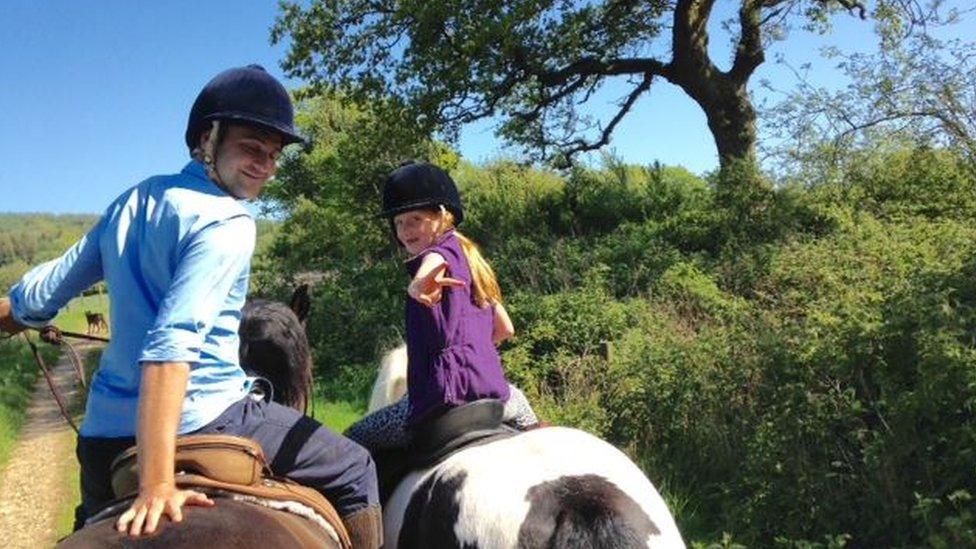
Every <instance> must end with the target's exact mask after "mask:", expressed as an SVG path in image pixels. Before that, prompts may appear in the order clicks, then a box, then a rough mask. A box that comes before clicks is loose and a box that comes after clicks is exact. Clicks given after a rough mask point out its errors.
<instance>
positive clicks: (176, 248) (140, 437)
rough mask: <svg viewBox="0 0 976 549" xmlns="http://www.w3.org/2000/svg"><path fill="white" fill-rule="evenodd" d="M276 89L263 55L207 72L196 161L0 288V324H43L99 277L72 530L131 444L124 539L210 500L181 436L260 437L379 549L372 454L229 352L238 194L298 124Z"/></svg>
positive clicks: (193, 118)
mask: <svg viewBox="0 0 976 549" xmlns="http://www.w3.org/2000/svg"><path fill="white" fill-rule="evenodd" d="M293 121H294V116H293V109H292V104H291V100H290V98H289V96H288V93H287V91H286V90H285V89H284V87H283V86H282V85H281V84H280V83H279V82H278V81H277V80H275V79H274V78H273V77H272V76H271V75H269V74H268V73H267V72H265V70H264V69H263V68H261V67H260V66H257V65H249V66H247V67H239V68H233V69H230V70H227V71H224V72H222V73H220V74H218V75H217V76H216V77H214V78H213V79H212V80H211V81H210V82H209V83H208V84H207V85H206V86H205V87H204V88H203V90H202V91H201V92H200V94H199V95H198V97H197V99H196V101H195V102H194V104H193V107H192V109H191V111H190V117H189V123H188V125H187V129H186V135H185V139H186V144H187V147H188V148H189V150H190V154H191V156H192V158H193V159H192V161H191V162H190V163H189V164H187V165H186V166H185V167H184V168H183V170H182V171H181V172H180V173H178V174H174V175H164V176H157V177H151V178H149V179H147V180H145V181H143V182H141V183H139V184H138V185H136V186H135V187H132V188H131V189H129V190H127V191H126V192H124V193H122V195H121V196H119V198H117V199H116V200H115V201H113V202H112V203H111V204H110V205H109V207H108V208H107V209H106V210H105V213H104V215H103V216H102V217H101V219H100V220H99V221H98V223H97V224H96V225H95V227H94V228H93V229H92V230H91V231H90V232H89V233H88V234H87V235H85V236H84V237H83V238H82V239H81V240H80V241H78V242H77V243H76V244H75V245H74V246H72V247H71V248H70V249H69V250H68V251H67V252H66V253H65V254H64V255H63V256H62V257H61V258H59V259H56V260H53V261H50V262H47V263H44V264H42V265H40V266H38V267H35V268H34V269H32V270H31V271H30V272H28V273H27V274H26V275H24V277H23V278H22V279H21V280H20V282H19V283H18V284H16V285H15V286H13V287H12V288H11V289H10V294H9V299H0V329H2V330H3V331H5V332H8V333H16V332H18V331H21V330H23V329H25V328H27V327H43V326H44V325H46V324H47V323H49V322H50V321H51V319H53V318H54V317H55V316H56V315H57V313H58V310H59V309H61V308H62V307H64V306H65V305H66V304H67V302H68V300H69V299H70V298H71V297H72V296H74V295H77V294H78V293H80V292H81V291H82V290H84V289H85V288H87V287H89V286H91V285H92V284H95V283H96V282H99V281H101V280H105V281H106V282H107V283H108V288H109V295H110V297H111V310H110V318H111V321H112V326H113V330H112V334H113V338H112V342H111V343H110V344H109V346H108V348H107V349H106V350H105V352H104V353H103V354H102V358H101V364H100V367H99V369H98V371H97V372H96V374H95V377H94V379H93V380H92V386H91V392H90V394H89V398H88V405H87V410H86V412H85V419H84V422H83V423H82V426H81V433H80V436H79V438H78V446H77V455H78V460H79V462H80V464H81V493H82V502H81V505H79V507H78V509H77V510H76V522H75V528H76V529H77V528H80V527H82V526H83V525H84V524H85V520H86V519H87V518H89V517H91V516H92V515H93V514H94V513H95V512H97V511H98V510H99V509H100V508H101V507H103V506H104V505H105V504H106V503H107V502H109V501H110V500H112V499H113V497H114V496H113V493H112V487H111V479H110V473H109V466H110V464H111V463H112V461H113V460H114V459H115V457H116V456H117V455H119V454H120V453H121V452H123V451H124V450H125V449H126V448H128V447H129V446H131V445H132V444H136V445H137V447H138V473H139V493H138V496H137V497H136V498H135V500H134V501H133V502H132V504H131V505H130V507H129V508H128V510H127V511H125V512H123V513H122V514H121V516H120V517H119V518H118V520H117V522H116V527H117V529H118V530H119V531H121V532H128V533H129V534H130V535H132V536H140V535H143V534H149V533H152V532H154V531H155V530H156V528H157V526H158V523H159V521H160V519H161V517H162V515H167V516H168V517H169V518H170V520H172V521H174V522H179V521H180V520H181V519H182V510H181V509H182V507H183V506H184V505H203V506H207V505H212V504H213V502H212V500H210V499H209V497H208V496H207V495H205V494H203V493H201V492H197V491H194V490H184V489H180V488H179V487H178V486H177V484H176V481H175V476H174V452H175V445H176V437H177V435H184V434H190V433H198V434H202V433H223V434H230V435H238V436H243V437H248V438H252V439H254V440H256V441H257V442H258V443H259V444H260V445H261V447H262V448H263V451H264V453H265V455H266V456H267V457H268V460H269V462H270V463H271V467H272V469H273V470H274V471H275V473H277V474H279V475H284V476H288V477H290V478H292V479H293V480H296V481H298V482H300V483H302V484H306V485H309V486H311V487H313V488H315V489H316V490H318V491H320V492H322V493H323V494H324V495H325V496H326V497H327V498H328V499H329V501H331V502H332V504H333V505H334V506H335V507H336V509H337V510H338V512H339V514H340V515H341V516H342V519H343V522H344V523H345V526H346V527H347V529H348V531H349V534H350V538H351V540H352V543H353V546H354V547H357V548H358V547H378V546H379V545H381V542H382V540H381V537H382V534H381V527H380V511H379V498H378V492H377V486H376V471H375V466H374V464H373V462H372V460H371V458H370V456H369V454H368V453H367V452H366V451H365V450H364V449H363V448H361V447H360V446H358V445H357V444H355V443H354V442H352V441H350V440H348V439H346V438H344V437H342V436H340V435H338V434H336V433H333V432H331V431H329V430H328V429H326V428H325V427H323V426H321V425H319V424H318V423H316V422H315V421H313V420H311V419H309V418H307V417H305V416H303V415H302V414H300V413H299V412H297V411H295V410H292V409H290V408H286V407H284V406H281V405H278V404H275V403H268V402H264V401H262V400H259V399H254V398H251V397H250V396H249V395H248V393H249V391H250V388H251V381H250V380H249V378H248V377H247V376H246V375H245V373H244V371H243V370H242V369H241V367H240V364H239V359H238V324H239V322H240V315H241V307H242V306H243V304H244V300H245V297H246V294H247V285H248V278H249V274H250V260H251V255H252V252H253V250H254V243H255V224H254V220H253V219H252V218H251V215H250V214H249V213H248V211H247V209H246V208H244V206H243V205H242V204H241V202H240V201H241V200H248V199H253V198H255V197H257V196H258V194H260V192H261V190H262V188H263V187H264V185H265V183H266V182H267V181H268V180H269V179H270V178H271V177H272V176H273V175H274V172H275V169H276V159H277V158H278V155H279V153H280V152H281V150H282V148H283V147H284V146H285V145H288V144H290V143H297V142H300V141H302V139H301V137H299V136H298V134H297V132H296V131H295V128H294V125H293Z"/></svg>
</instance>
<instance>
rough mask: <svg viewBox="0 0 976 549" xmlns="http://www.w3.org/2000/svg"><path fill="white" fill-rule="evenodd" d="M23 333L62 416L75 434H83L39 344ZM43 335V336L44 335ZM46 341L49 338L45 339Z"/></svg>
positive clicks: (75, 354)
mask: <svg viewBox="0 0 976 549" xmlns="http://www.w3.org/2000/svg"><path fill="white" fill-rule="evenodd" d="M55 329H56V328H55ZM42 333H43V332H42ZM23 334H24V341H26V342H27V344H28V345H30V348H31V352H32V353H34V359H35V360H37V364H38V365H39V366H40V367H41V371H42V372H44V379H45V380H47V386H48V388H49V389H50V390H51V394H52V395H53V396H54V400H55V402H57V403H58V408H59V409H60V410H61V417H63V418H64V420H65V421H67V422H68V425H70V426H71V428H72V429H74V431H75V434H77V435H78V436H81V433H80V432H78V426H77V425H75V422H74V420H72V419H71V415H70V414H69V413H68V409H67V408H66V407H65V405H64V399H63V398H61V393H59V392H58V388H57V386H56V385H55V384H54V378H52V377H51V370H50V369H49V368H48V367H47V363H45V362H44V359H43V358H42V357H41V353H40V352H39V351H38V350H37V345H35V344H34V342H33V341H31V338H30V336H28V335H27V332H23ZM41 337H42V338H43V337H44V336H43V335H42V336H41ZM45 341H47V340H46V339H45ZM69 347H70V346H69ZM71 352H72V354H74V356H75V357H77V356H78V353H75V352H74V349H72V350H71Z"/></svg>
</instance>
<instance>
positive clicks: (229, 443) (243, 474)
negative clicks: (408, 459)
mask: <svg viewBox="0 0 976 549" xmlns="http://www.w3.org/2000/svg"><path fill="white" fill-rule="evenodd" d="M111 471H112V491H113V492H114V493H115V496H116V498H118V499H116V500H115V501H113V502H112V503H111V504H109V505H108V506H107V507H106V508H105V509H103V510H102V511H101V512H99V513H98V515H96V517H93V519H92V520H96V519H97V520H100V519H103V518H106V517H108V516H112V514H113V513H114V514H118V513H121V512H123V511H125V510H126V509H127V508H128V505H129V503H130V501H131V499H132V498H134V497H135V496H136V495H137V494H138V492H139V476H138V464H137V459H136V447H134V446H133V447H131V448H129V449H128V450H126V451H125V452H122V453H121V454H119V456H118V457H117V458H115V460H114V461H113V462H112V465H111ZM176 473H177V474H176V484H177V486H179V487H180V488H184V489H191V488H192V489H194V490H199V491H203V492H206V493H208V494H209V495H212V496H216V497H235V496H243V499H245V500H251V501H255V500H258V501H266V502H279V503H283V504H287V503H297V504H299V505H300V506H304V507H305V508H308V509H311V511H313V512H314V513H315V515H317V516H318V517H320V518H321V519H323V520H324V521H325V522H326V523H327V524H328V525H329V526H331V527H332V529H333V530H335V533H336V534H337V536H338V537H339V543H340V544H341V546H342V547H344V548H348V547H352V543H351V542H350V540H349V534H348V532H346V528H345V526H344V525H343V523H342V519H341V518H339V514H338V513H337V512H336V510H335V508H334V507H333V506H332V504H331V503H329V501H328V500H326V499H325V497H323V496H322V494H320V493H319V492H318V491H316V490H314V489H312V488H308V487H305V486H301V485H300V484H297V483H295V482H293V481H291V480H288V479H286V478H282V477H275V476H274V475H273V474H272V472H271V469H270V468H269V467H268V463H267V460H266V459H265V457H264V452H263V451H262V450H261V446H260V445H259V444H258V443H257V442H255V441H253V440H250V439H247V438H242V437H236V436H231V435H188V436H184V437H179V438H178V439H177V441H176ZM235 499H240V498H235ZM116 511H117V512H116Z"/></svg>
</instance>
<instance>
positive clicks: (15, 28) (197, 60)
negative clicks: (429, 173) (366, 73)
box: [0, 0, 971, 213]
mask: <svg viewBox="0 0 976 549" xmlns="http://www.w3.org/2000/svg"><path fill="white" fill-rule="evenodd" d="M720 4H722V3H720ZM0 13H3V15H2V17H0V36H2V37H3V38H2V40H3V47H2V48H0V74H2V75H3V82H4V84H3V85H2V86H0V105H2V106H3V122H2V128H3V131H0V166H2V169H0V212H55V213H97V212H100V211H101V210H102V209H103V208H104V207H105V205H107V204H108V202H109V201H110V200H112V199H113V198H114V197H115V196H116V195H118V194H119V193H120V192H122V191H123V190H124V189H125V188H127V187H129V186H131V185H133V184H135V183H137V182H138V181H140V180H142V179H144V178H145V177H147V176H149V175H154V174H158V173H172V172H174V171H177V170H179V169H180V168H181V167H182V165H183V164H184V163H185V162H186V160H187V154H186V149H185V147H184V146H183V144H182V143H183V132H184V129H185V124H186V116H187V113H188V111H189V108H190V105H191V104H192V102H193V99H194V97H195V96H196V94H197V92H198V91H199V89H200V88H201V87H202V86H203V84H204V83H206V81H207V80H209V79H210V78H211V77H212V76H213V75H214V74H216V73H217V72H219V71H221V70H223V69H225V68H227V67H231V66H237V65H243V64H247V63H252V62H256V63H260V64H262V65H264V66H265V67H266V68H267V69H268V70H269V71H270V72H271V73H272V74H275V75H277V76H279V77H282V71H281V69H280V67H279V66H278V63H279V61H280V60H281V59H282V58H283V57H284V54H285V46H283V45H278V46H274V47H272V46H271V45H270V41H269V29H270V27H271V25H272V23H273V20H274V17H275V15H276V13H277V3H276V2H257V1H250V0H248V1H236V2H230V1H224V0H220V1H207V2H188V1H167V2H133V1H122V0H100V1H99V2H73V1H69V0H60V1H53V0H36V1H30V2H27V1H14V0H0ZM970 27H971V26H970ZM715 30H716V31H717V29H715ZM873 40H874V36H873V34H872V33H871V27H870V23H865V22H860V21H856V20H854V19H853V18H847V17H843V16H841V17H839V18H838V19H837V29H836V32H835V33H834V35H833V36H832V37H831V38H830V40H829V41H830V42H838V41H839V42H841V43H846V44H848V45H860V46H864V47H867V46H869V45H870V44H872V43H873ZM725 42H726V40H724V39H722V38H720V37H715V38H713V50H714V52H713V53H716V57H717V58H718V59H724V58H727V53H725V52H727V47H726V45H725ZM823 43H825V42H824V41H823V40H821V39H818V38H816V37H811V36H808V35H801V34H799V33H798V34H796V35H794V36H793V37H791V38H790V40H788V41H786V42H782V43H779V44H777V45H775V46H774V48H773V50H772V52H771V53H770V54H769V55H767V59H772V57H773V55H772V53H773V52H776V51H781V52H783V53H784V54H785V55H786V56H787V57H788V58H789V60H790V62H791V64H793V65H794V66H799V65H800V64H802V63H803V62H806V61H814V62H816V61H817V60H818V56H817V53H816V52H817V48H818V46H819V45H821V44H823ZM818 65H819V66H820V68H818V69H817V72H816V76H817V78H819V79H821V80H824V81H827V82H830V81H832V79H835V76H834V75H833V73H832V72H831V71H830V70H828V68H827V67H824V65H825V63H823V62H820V63H818V64H816V65H815V66H818ZM759 78H770V79H774V80H777V81H778V82H788V77H787V76H786V72H785V71H783V70H782V68H781V67H777V66H776V65H775V64H774V63H772V62H767V63H766V64H765V65H764V66H763V67H760V69H759V71H758V73H757V75H756V76H755V77H754V79H753V82H758V81H759ZM283 80H284V82H285V85H286V86H287V87H297V86H299V85H301V82H298V81H289V80H286V79H283ZM619 93H623V92H622V91H621V92H619ZM608 95H609V96H611V97H613V96H614V91H613V89H612V88H611V90H610V91H609V92H608ZM593 108H599V107H596V106H594V107H593ZM459 147H460V150H461V153H462V154H463V155H464V156H465V157H466V158H468V159H470V160H473V161H485V160H488V159H491V158H494V157H497V156H499V155H501V154H503V153H504V151H503V150H502V148H501V144H500V143H499V142H498V141H497V140H496V139H495V138H494V137H493V135H492V126H491V124H490V123H480V124H476V125H474V126H472V127H470V128H469V129H467V130H465V132H464V133H463V135H462V139H461V142H460V144H459ZM611 149H612V150H614V151H615V152H616V153H617V154H618V155H620V156H622V157H623V158H624V159H625V160H627V161H629V162H634V163H642V164H643V163H650V162H653V161H654V160H660V161H661V162H664V163H666V164H676V165H683V166H685V167H687V168H689V169H690V170H692V171H694V172H696V173H700V172H703V171H707V170H710V169H713V168H714V167H715V166H716V164H717V161H716V154H715V147H714V145H713V143H712V138H711V135H710V134H709V132H708V129H707V127H706V124H705V118H704V115H703V114H702V112H701V111H700V109H699V108H698V106H697V105H695V104H694V103H693V102H692V101H691V100H690V99H688V98H687V97H686V96H684V95H683V94H682V93H681V91H680V90H678V89H677V88H675V87H674V86H671V85H669V84H667V83H666V82H664V81H659V82H658V83H656V84H655V85H654V87H653V88H652V91H651V92H650V94H649V95H647V96H645V97H644V98H643V99H642V100H641V101H639V102H638V104H637V105H636V107H635V109H634V111H633V112H632V113H631V114H630V115H629V116H628V117H627V118H626V119H625V120H624V122H623V123H621V125H620V126H619V127H618V129H617V131H616V133H615V137H614V140H613V142H612V144H611Z"/></svg>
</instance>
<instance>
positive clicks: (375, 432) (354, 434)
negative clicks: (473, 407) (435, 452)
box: [345, 385, 539, 452]
mask: <svg viewBox="0 0 976 549" xmlns="http://www.w3.org/2000/svg"><path fill="white" fill-rule="evenodd" d="M508 387H509V389H511V396H510V397H509V398H508V402H506V403H505V411H504V415H503V419H504V421H505V423H506V424H508V425H510V426H512V427H515V428H516V429H523V428H525V427H528V426H530V425H534V424H536V423H538V422H539V419H538V418H536V416H535V412H533V411H532V406H530V405H529V401H528V399H526V398H525V394H523V393H522V391H520V390H519V389H518V388H517V387H515V386H514V385H509V386H508ZM409 415H410V402H409V401H408V399H407V397H406V396H404V397H403V398H401V399H400V400H398V401H396V402H395V403H393V404H391V405H389V406H386V407H385V408H380V409H379V410H376V411H375V412H373V413H371V414H369V415H367V416H366V417H364V418H362V419H361V420H359V421H357V422H356V423H354V424H353V425H352V426H350V427H349V428H348V429H346V432H345V435H346V436H347V437H349V438H351V439H352V440H354V441H356V442H358V443H359V444H360V445H361V446H363V447H364V448H366V449H367V450H369V451H371V452H372V451H374V450H386V449H390V448H402V447H403V446H406V445H407V444H409V443H410V439H411V437H412V434H411V432H410V430H409V429H407V417H408V416H409Z"/></svg>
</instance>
